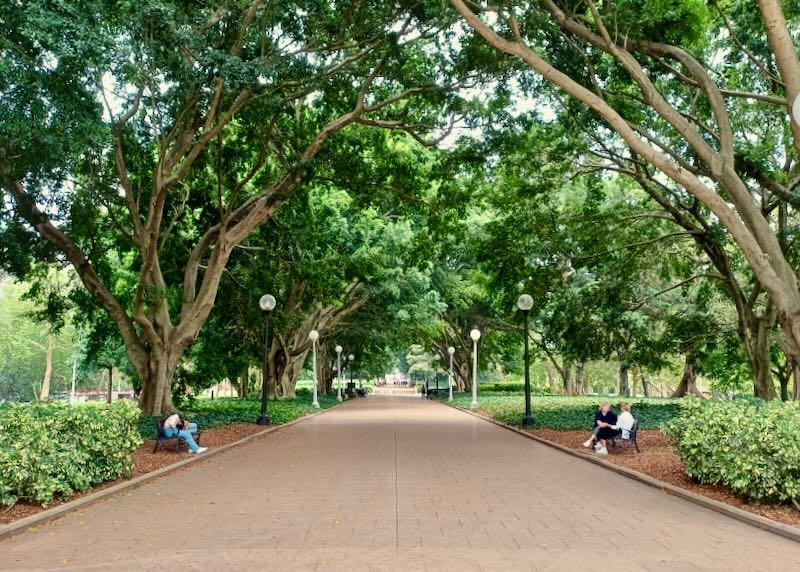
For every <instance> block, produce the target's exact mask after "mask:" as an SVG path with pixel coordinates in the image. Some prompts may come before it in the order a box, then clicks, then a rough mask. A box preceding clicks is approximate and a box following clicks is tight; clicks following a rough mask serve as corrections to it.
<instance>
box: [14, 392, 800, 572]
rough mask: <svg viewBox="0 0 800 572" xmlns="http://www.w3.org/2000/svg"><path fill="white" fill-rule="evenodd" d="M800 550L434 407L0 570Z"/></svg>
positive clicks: (282, 449) (355, 422)
mask: <svg viewBox="0 0 800 572" xmlns="http://www.w3.org/2000/svg"><path fill="white" fill-rule="evenodd" d="M798 562H800V544H797V543H795V542H792V541H790V540H786V539H784V538H781V537H779V536H776V535H773V534H771V533H768V532H763V531H760V530H758V529H755V528H753V527H750V526H748V525H746V524H743V523H740V522H737V521H735V520H733V519H730V518H728V517H726V516H723V515H720V514H717V513H714V512H712V511H709V510H706V509H703V508H700V507H697V506H695V505H693V504H691V503H688V502H686V501H684V500H681V499H678V498H675V497H671V496H669V495H666V494H664V493H661V492H659V491H657V490H654V489H651V488H649V487H647V486H644V485H642V484H639V483H636V482H634V481H631V480H629V479H626V478H624V477H622V476H619V475H615V474H613V473H610V472H608V471H605V470H603V469H602V468H599V467H596V466H594V465H592V464H590V463H586V462H584V461H581V460H580V459H575V458H572V457H570V456H568V455H564V454H563V453H560V452H558V451H555V450H553V449H550V448H548V447H545V446H542V445H540V444H537V443H534V442H532V441H530V440H528V439H525V438H523V437H520V436H518V435H515V434H513V433H511V432H509V431H506V430H504V429H502V428H499V427H496V426H494V425H492V424H490V423H487V422H485V421H482V420H480V419H477V418H475V417H472V416H470V415H467V414H465V413H462V412H459V411H456V410H454V409H450V408H448V407H445V406H443V405H441V404H438V403H433V402H427V401H422V400H420V399H418V398H414V397H410V396H402V395H394V396H391V395H390V396H370V397H369V398H367V399H359V400H354V401H352V402H348V403H346V404H345V405H344V406H342V407H339V408H337V409H335V410H332V411H330V412H328V413H325V414H324V415H320V416H318V417H315V418H313V419H310V420H308V421H305V422H303V423H299V424H297V425H295V426H293V427H291V428H288V429H286V430H284V431H280V432H277V433H272V434H269V435H266V436H264V437H262V438H259V439H256V440H254V441H253V442H252V443H250V444H247V445H244V446H242V447H240V448H237V449H234V450H232V451H230V452H227V453H225V454H222V455H220V456H217V457H214V458H211V459H209V460H208V461H206V462H203V463H198V464H195V465H192V466H190V467H189V468H186V469H184V470H181V471H180V472H178V473H175V474H173V475H171V476H168V477H164V478H161V479H158V480H155V481H153V482H150V483H148V484H146V485H145V486H143V487H141V488H139V489H137V490H134V491H131V492H130V493H127V494H122V495H119V496H116V497H113V498H111V499H108V500H106V501H103V502H101V503H98V504H96V505H93V506H91V507H88V508H86V509H84V510H81V511H80V512H75V513H71V514H69V515H67V516H65V517H64V518H61V519H59V520H57V521H54V522H53V523H51V524H48V525H45V526H42V527H39V528H37V529H35V530H31V531H28V532H26V533H24V534H21V535H19V536H16V537H13V538H11V539H8V540H5V541H2V542H0V570H51V569H59V570H106V569H114V570H181V569H188V570H275V571H282V570H346V571H348V572H356V571H360V570H375V571H379V570H403V571H410V570H432V571H438V570H443V571H447V570H457V571H459V572H466V571H471V570H485V571H489V570H492V571H494V570H497V571H506V570H509V569H510V568H511V567H512V566H513V567H514V569H515V570H532V571H535V570H559V571H581V570H614V571H620V572H627V571H631V570H649V571H655V570H681V571H682V570H748V571H751V570H765V571H768V570H776V571H778V570H781V571H783V570H793V569H797V566H798Z"/></svg>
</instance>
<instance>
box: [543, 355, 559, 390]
mask: <svg viewBox="0 0 800 572" xmlns="http://www.w3.org/2000/svg"><path fill="white" fill-rule="evenodd" d="M544 369H545V372H546V375H547V386H548V387H549V388H550V391H552V392H553V393H555V392H556V371H555V369H556V368H555V367H553V364H552V363H550V362H549V361H547V362H545V364H544Z"/></svg>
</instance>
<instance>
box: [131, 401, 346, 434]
mask: <svg viewBox="0 0 800 572" xmlns="http://www.w3.org/2000/svg"><path fill="white" fill-rule="evenodd" d="M297 395H298V397H297V399H285V400H280V401H275V400H270V402H269V416H270V419H271V420H272V423H273V425H280V424H283V423H288V422H289V421H293V420H294V419H297V418H298V417H302V416H303V415H305V414H306V413H312V412H314V411H316V409H314V408H313V407H311V392H307V391H306V390H303V389H301V390H298V392H297ZM336 403H337V401H336V396H335V395H333V394H332V395H320V396H319V404H320V407H322V408H323V409H325V408H327V407H331V406H333V405H336ZM179 409H180V411H181V412H182V413H183V414H184V415H185V416H186V417H187V418H188V419H189V420H190V421H192V422H194V423H197V424H198V425H199V426H200V429H201V430H203V429H211V428H212V427H225V426H226V425H230V424H231V423H255V421H256V418H258V414H259V412H260V411H261V400H259V399H238V398H235V397H223V398H218V399H195V400H187V401H186V402H185V403H182V404H181V406H180V408H179ZM139 434H140V435H141V436H142V437H144V438H145V439H155V437H156V430H155V424H154V423H153V419H152V417H142V418H141V419H140V420H139Z"/></svg>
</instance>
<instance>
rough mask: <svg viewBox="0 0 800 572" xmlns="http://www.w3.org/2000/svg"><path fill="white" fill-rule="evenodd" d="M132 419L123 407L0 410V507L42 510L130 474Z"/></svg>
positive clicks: (135, 438) (134, 441) (134, 440)
mask: <svg viewBox="0 0 800 572" xmlns="http://www.w3.org/2000/svg"><path fill="white" fill-rule="evenodd" d="M138 419H139V408H138V407H136V405H135V404H133V403H131V402H126V401H120V402H116V403H114V404H112V405H77V406H70V405H67V404H63V403H61V404H37V405H11V404H7V405H2V406H0V504H14V503H15V502H16V501H17V500H26V501H29V502H33V503H40V504H43V505H46V504H47V503H49V502H50V501H52V500H53V498H54V497H55V496H59V497H62V498H63V497H68V496H69V495H71V494H72V493H73V492H75V491H83V490H86V489H87V488H89V487H90V486H92V485H96V484H98V483H102V482H104V481H108V480H113V479H116V478H118V477H121V476H126V475H128V474H130V472H131V471H132V470H133V459H132V453H133V451H134V449H136V447H137V446H139V445H140V444H141V442H142V439H141V437H140V436H139V432H138V431H137V421H138Z"/></svg>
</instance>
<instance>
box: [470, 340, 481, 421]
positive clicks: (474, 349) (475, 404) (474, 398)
mask: <svg viewBox="0 0 800 572" xmlns="http://www.w3.org/2000/svg"><path fill="white" fill-rule="evenodd" d="M469 337H470V338H472V402H471V403H470V404H469V407H470V409H475V408H477V407H478V340H479V339H481V331H480V330H479V329H478V328H473V329H472V331H471V332H470V333H469Z"/></svg>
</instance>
